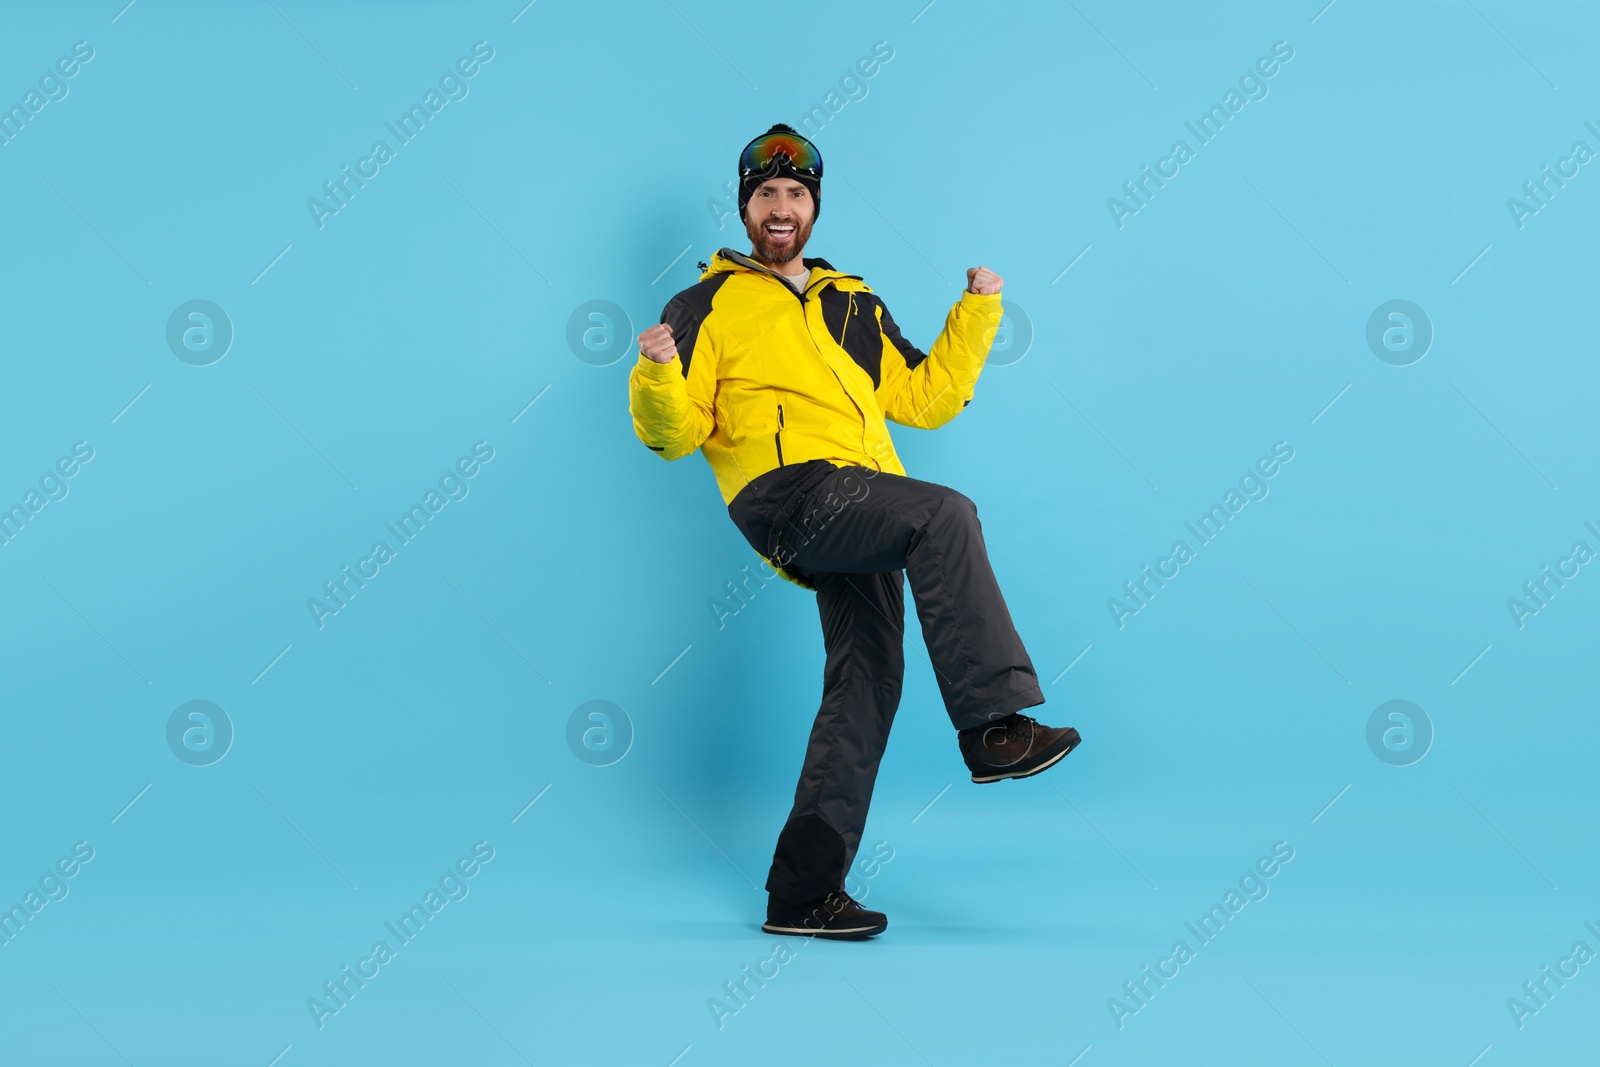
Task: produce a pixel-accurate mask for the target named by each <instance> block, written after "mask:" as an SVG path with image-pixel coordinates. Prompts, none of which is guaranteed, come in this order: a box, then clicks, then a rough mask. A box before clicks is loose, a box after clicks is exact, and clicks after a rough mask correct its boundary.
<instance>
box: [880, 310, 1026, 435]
mask: <svg viewBox="0 0 1600 1067" xmlns="http://www.w3.org/2000/svg"><path fill="white" fill-rule="evenodd" d="M877 304H878V326H879V330H880V331H881V333H882V335H883V359H882V361H881V362H880V364H879V367H880V372H879V376H878V378H879V381H878V388H877V397H878V404H879V406H880V407H882V409H883V414H884V417H885V418H887V419H888V420H889V421H890V422H898V423H900V424H901V425H902V426H915V427H917V428H918V429H921V430H933V429H937V428H938V427H940V426H943V425H944V424H945V423H947V422H949V421H950V420H951V419H953V418H955V417H956V416H957V415H959V414H961V409H962V408H964V407H966V406H967V404H968V402H969V401H971V400H972V392H973V387H974V386H976V385H977V382H978V374H979V372H980V371H982V370H983V361H984V360H985V359H986V358H988V355H989V346H990V345H992V344H993V343H994V336H995V333H996V332H997V331H998V330H999V328H1000V317H1001V306H1000V294H999V293H982V294H980V293H972V292H968V291H966V290H965V289H963V290H962V292H961V299H960V300H959V301H957V302H956V304H955V306H954V307H952V308H951V309H950V314H949V316H948V317H947V318H946V319H945V323H944V331H943V332H942V333H940V334H939V336H938V337H937V338H936V339H935V340H934V342H933V347H932V348H931V349H929V350H928V351H927V352H923V351H922V350H920V349H919V348H917V347H916V346H915V345H913V344H912V343H911V342H910V341H907V340H906V339H905V338H904V337H903V336H901V334H900V327H899V326H897V325H895V321H894V319H893V318H891V317H890V315H889V309H888V307H886V306H885V305H884V304H883V302H882V301H881V300H880V301H877Z"/></svg>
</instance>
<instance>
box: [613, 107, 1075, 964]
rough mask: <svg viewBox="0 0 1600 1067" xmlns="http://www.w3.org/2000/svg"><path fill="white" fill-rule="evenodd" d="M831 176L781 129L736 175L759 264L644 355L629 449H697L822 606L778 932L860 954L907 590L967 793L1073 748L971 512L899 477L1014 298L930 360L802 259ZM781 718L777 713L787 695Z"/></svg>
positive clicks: (716, 289)
mask: <svg viewBox="0 0 1600 1067" xmlns="http://www.w3.org/2000/svg"><path fill="white" fill-rule="evenodd" d="M821 193H822V156H821V154H820V153H818V151H817V148H816V146H815V145H814V144H812V143H811V142H810V141H809V140H807V139H806V138H804V137H802V136H800V135H799V134H798V133H796V132H795V130H794V129H793V128H791V127H789V126H785V125H783V124H781V123H780V124H778V125H776V126H773V127H772V128H771V129H770V130H768V131H767V132H766V133H765V134H763V135H762V136H760V137H757V138H756V139H755V140H753V141H751V142H750V143H749V144H748V145H746V146H745V149H744V151H743V152H742V153H740V156H739V214H740V217H741V218H742V219H743V220H744V224H745V231H746V233H747V234H748V235H749V237H750V243H751V250H750V254H749V255H744V254H742V253H739V252H736V251H734V250H733V249H731V248H722V249H719V250H718V251H717V253H716V254H715V255H713V256H712V257H711V263H710V264H709V265H706V264H701V267H702V268H703V273H702V274H701V276H700V281H699V282H698V283H696V284H695V285H692V286H690V287H689V288H687V289H685V290H683V291H682V292H681V293H679V294H678V295H677V296H674V297H673V298H672V300H671V301H669V302H668V304H667V306H666V309H665V310H664V311H663V312H662V314H661V322H660V323H659V324H658V325H655V326H652V327H650V328H649V329H647V330H645V331H644V332H643V333H642V334H640V335H639V348H640V352H639V359H638V362H637V363H636V364H635V366H634V368H633V371H632V373H631V374H630V376H629V379H628V410H629V412H630V414H631V415H632V417H633V430H634V433H635V434H636V435H637V436H638V437H639V439H640V440H641V441H643V442H644V443H645V445H646V446H648V447H649V448H650V449H651V450H652V451H654V452H655V453H656V454H658V455H660V456H661V457H662V458H663V459H668V460H674V459H679V458H681V457H683V456H686V455H689V454H690V453H692V452H694V451H696V450H697V449H698V450H700V451H701V452H703V453H704V454H705V457H706V460H707V462H709V463H710V465H711V470H712V472H713V474H714V475H715V476H716V479H717V486H718V489H719V490H720V491H721V493H722V499H723V502H724V503H725V504H727V505H728V515H729V518H731V519H732V520H733V522H734V525H735V526H737V527H738V529H739V532H740V533H741V534H742V535H743V536H744V538H745V540H747V541H748V542H749V543H750V546H751V547H752V548H754V549H755V550H756V552H757V553H759V554H760V555H761V556H762V558H763V559H765V560H766V561H767V562H768V563H769V564H770V565H771V566H772V567H773V568H774V569H775V570H776V571H777V573H778V574H779V575H781V576H782V577H783V578H784V579H786V580H787V581H790V582H792V583H794V584H795V585H798V586H800V587H802V588H804V589H808V590H813V591H815V593H816V595H817V610H818V613H819V614H820V616H821V619H822V637H823V646H824V649H825V651H826V661H825V665H824V668H823V690H822V706H821V708H820V709H819V710H818V712H817V717H816V721H815V722H814V723H813V725H812V728H811V738H810V742H809V744H808V746H807V748H806V755H805V762H804V764H803V766H802V768H801V771H800V782H799V785H798V786H797V787H796V789H795V797H794V804H793V807H792V808H791V810H790V812H789V817H788V820H787V821H786V822H785V824H784V826H783V830H782V832H781V833H780V834H779V835H778V844H777V848H776V850H775V852H774V855H773V859H772V867H771V869H770V870H769V871H768V874H767V884H766V889H767V893H768V897H767V921H766V922H765V923H764V924H763V925H762V929H763V930H766V931H768V932H769V933H778V934H801V935H809V936H816V937H825V938H834V939H860V938H866V937H871V936H872V935H874V934H878V933H881V932H882V931H883V930H884V928H885V927H886V926H887V925H888V920H887V918H886V917H885V916H884V915H883V913H882V912H877V911H869V910H867V909H865V908H863V907H862V906H861V905H860V903H859V902H857V901H856V900H854V899H853V898H852V897H851V896H850V895H849V893H848V892H846V890H845V884H844V883H845V878H846V875H847V874H848V873H849V870H850V865H851V863H852V862H853V861H854V859H855V855H856V851H857V849H858V848H859V846H860V844H861V835H862V832H863V830H864V829H865V827H866V822H867V807H868V805H869V804H870V803H871V800H872V788H873V783H874V782H875V781H876V779H877V774H878V763H879V761H880V759H881V757H882V756H883V750H884V746H885V744H886V743H887V741H888V738H889V727H890V725H891V724H892V723H893V721H894V716H895V711H896V709H897V708H898V707H899V704H900V691H901V686H902V683H903V680H904V675H905V657H904V651H903V644H904V619H905V599H904V592H903V584H904V580H905V578H906V577H907V576H909V578H910V583H911V594H912V597H913V599H914V600H915V602H916V607H917V618H918V620H919V621H920V622H921V625H922V636H923V640H924V642H925V643H926V645H927V648H928V657H929V659H930V660H931V661H932V663H933V669H934V673H935V674H936V675H937V678H938V683H939V693H940V696H941V698H942V699H943V701H944V706H945V711H946V713H947V714H948V715H949V716H950V722H951V724H952V725H953V726H954V727H955V728H956V730H957V731H958V733H957V744H958V748H959V751H960V752H961V755H962V758H963V759H964V761H965V762H966V765H967V768H968V770H969V771H970V772H971V775H972V780H973V781H974V782H997V781H1001V780H1004V779H1006V778H1026V777H1028V776H1029V775H1032V774H1037V773H1039V772H1040V771H1042V770H1044V769H1045V768H1047V767H1050V766H1052V765H1054V764H1055V763H1056V762H1057V761H1059V760H1060V759H1061V758H1062V757H1063V756H1065V755H1066V754H1067V753H1068V752H1070V751H1072V749H1073V748H1074V747H1075V746H1076V745H1077V744H1078V740H1079V738H1078V732H1077V731H1076V730H1074V729H1072V728H1071V727H1070V726H1069V727H1062V728H1053V727H1048V726H1044V725H1043V724H1041V723H1039V722H1038V721H1036V720H1035V719H1032V718H1030V717H1028V716H1026V715H1023V714H1021V710H1022V709H1024V708H1030V707H1033V706H1035V705H1038V704H1042V703H1044V694H1043V693H1042V692H1041V691H1040V688H1039V680H1038V676H1037V675H1036V674H1035V673H1034V669H1033V663H1032V661H1031V660H1029V658H1028V653H1027V651H1026V650H1025V649H1024V648H1023V645H1022V640H1021V638H1020V637H1018V636H1017V632H1016V629H1015V627H1014V626H1013V625H1012V621H1011V615H1010V613H1009V612H1008V611H1007V609H1006V605H1005V600H1004V599H1003V598H1002V597H1001V594H1000V588H999V586H998V584H997V583H996V581H995V576H994V571H993V569H992V568H991V567H990V565H989V556H988V551H987V549H986V548H985V546H984V541H983V532H982V527H981V526H980V524H979V522H978V509H977V505H975V504H974V503H973V502H972V501H971V500H970V499H968V498H967V497H965V496H963V495H962V494H960V493H958V492H956V491H955V490H954V489H950V488H947V487H945V486H942V485H938V484H936V483H934V482H925V481H920V480H918V479H915V478H910V477H907V476H906V472H905V468H904V467H903V466H902V465H901V463H900V459H899V457H898V456H897V455H896V454H895V449H894V443H893V442H892V441H891V440H890V438H889V429H888V425H887V424H888V423H889V422H896V423H899V424H901V425H903V426H912V427H916V428H918V429H924V430H932V429H935V428H937V427H939V426H943V425H944V424H945V423H947V422H949V421H950V420H951V419H953V418H955V417H956V416H957V415H959V414H960V413H961V411H962V409H963V408H965V407H966V406H967V404H968V403H970V402H971V400H972V397H973V390H974V386H975V385H976V383H977V380H978V374H979V372H980V371H981V370H982V369H983V361H984V359H985V357H987V355H988V352H989V346H990V344H991V342H992V341H993V339H994V334H995V331H996V329H998V327H999V324H1000V318H1001V306H1000V288H1001V284H1002V282H1001V279H1000V277H999V276H998V275H997V274H995V273H994V272H993V271H991V270H989V269H988V268H986V267H973V268H971V269H969V270H968V271H967V288H966V289H965V290H964V291H963V292H962V294H961V298H960V300H958V301H957V302H956V304H955V306H954V307H952V308H951V309H950V314H949V316H948V317H947V318H946V319H945V325H944V330H943V332H942V333H940V334H939V336H938V338H937V339H936V340H935V341H934V342H933V346H932V347H931V348H930V349H928V351H926V352H924V351H922V350H921V349H919V348H917V347H916V346H915V345H913V344H912V343H911V342H910V341H907V340H906V339H905V337H904V336H902V335H901V333H900V328H899V326H897V325H896V324H895V321H894V319H893V318H892V317H890V315H889V309H888V308H887V307H886V306H885V305H884V303H883V301H882V300H881V299H879V297H878V296H877V295H876V294H875V293H874V292H873V291H872V290H871V289H870V288H868V287H867V285H866V284H865V282H864V281H863V280H862V278H861V277H860V276H858V275H854V274H844V273H842V272H840V271H836V270H834V269H833V267H832V266H831V265H830V264H829V263H828V261H827V260H824V259H818V258H812V259H805V258H802V256H801V251H802V250H803V249H804V248H805V244H806V241H807V239H809V238H810V236H811V227H812V225H813V224H814V223H815V222H816V218H817V213H818V211H819V209H820V204H821ZM774 696H775V697H776V698H777V699H775V700H774V701H773V703H775V704H778V703H780V701H781V697H782V694H774Z"/></svg>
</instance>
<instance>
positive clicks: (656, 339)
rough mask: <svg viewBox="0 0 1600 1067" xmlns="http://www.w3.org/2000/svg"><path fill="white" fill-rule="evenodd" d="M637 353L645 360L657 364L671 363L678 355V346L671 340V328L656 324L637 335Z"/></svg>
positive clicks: (664, 324) (659, 323)
mask: <svg viewBox="0 0 1600 1067" xmlns="http://www.w3.org/2000/svg"><path fill="white" fill-rule="evenodd" d="M639 351H640V352H642V353H644V356H645V358H646V359H651V360H654V361H655V362H657V363H671V362H672V357H673V356H675V355H677V354H678V344H677V342H676V341H674V340H673V339H672V327H671V326H668V325H667V324H666V323H664V322H658V323H656V324H655V325H654V326H652V327H650V328H649V329H648V330H646V331H645V332H644V333H641V334H640V335H639Z"/></svg>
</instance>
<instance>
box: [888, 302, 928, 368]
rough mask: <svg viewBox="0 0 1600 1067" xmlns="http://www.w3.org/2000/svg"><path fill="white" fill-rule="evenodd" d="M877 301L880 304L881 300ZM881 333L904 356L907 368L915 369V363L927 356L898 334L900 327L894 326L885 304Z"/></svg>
mask: <svg viewBox="0 0 1600 1067" xmlns="http://www.w3.org/2000/svg"><path fill="white" fill-rule="evenodd" d="M879 303H880V304H881V303H882V301H879ZM883 335H884V336H885V337H887V338H888V339H889V340H890V341H891V342H893V343H894V346H895V347H896V348H898V349H899V350H900V354H901V355H902V356H904V357H905V361H906V366H907V367H908V368H909V369H911V370H916V369H917V364H918V363H921V362H922V361H923V360H925V359H927V358H928V353H926V352H924V351H923V350H922V349H920V348H918V347H917V346H916V345H914V344H912V343H911V342H910V341H907V340H906V339H905V338H904V337H902V336H900V327H898V326H896V325H895V323H894V319H892V318H890V317H889V308H888V307H887V306H885V307H884V309H883Z"/></svg>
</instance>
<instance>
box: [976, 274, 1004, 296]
mask: <svg viewBox="0 0 1600 1067" xmlns="http://www.w3.org/2000/svg"><path fill="white" fill-rule="evenodd" d="M1004 284H1005V279H1004V278H1002V277H1000V275H998V274H996V273H995V272H994V271H992V270H990V269H989V268H988V267H968V268H967V292H969V293H976V294H987V293H998V292H999V291H1000V287H1001V286H1002V285H1004Z"/></svg>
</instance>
